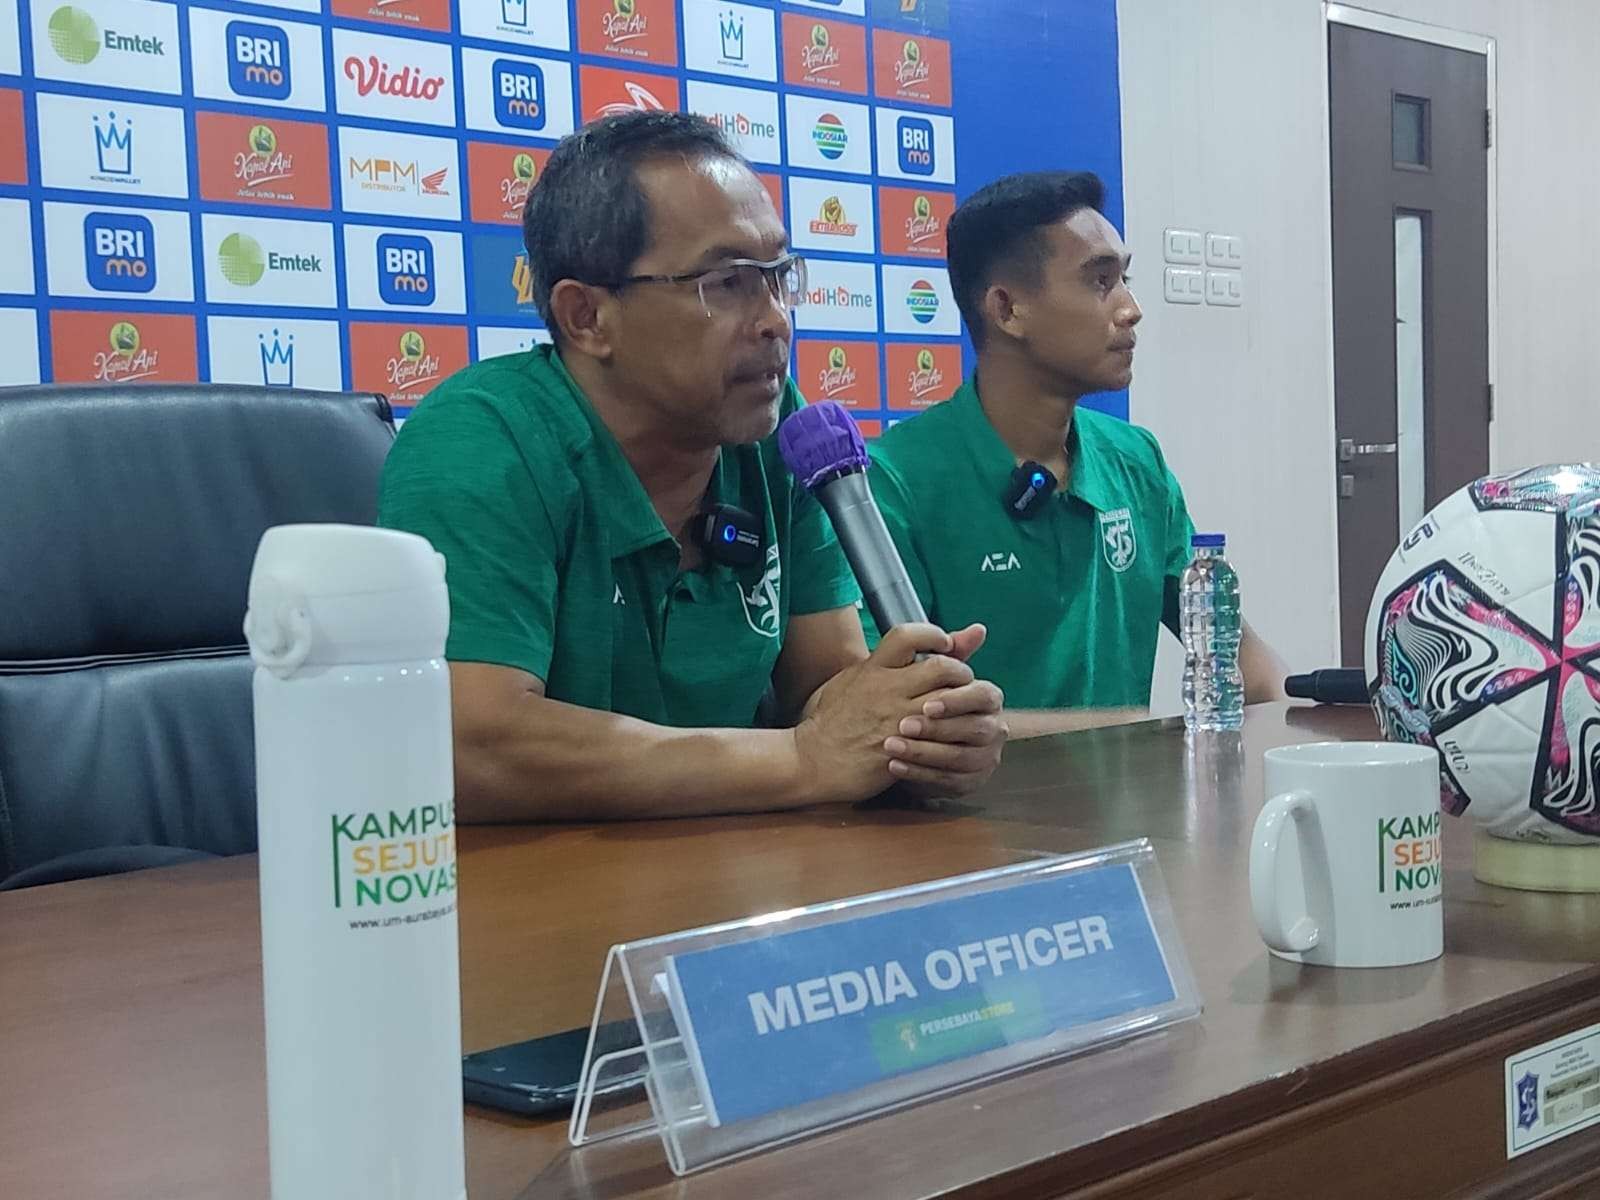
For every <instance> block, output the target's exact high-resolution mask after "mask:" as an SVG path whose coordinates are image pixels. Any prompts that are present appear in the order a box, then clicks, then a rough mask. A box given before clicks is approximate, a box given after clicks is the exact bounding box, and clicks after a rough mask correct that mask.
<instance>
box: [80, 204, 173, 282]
mask: <svg viewBox="0 0 1600 1200" xmlns="http://www.w3.org/2000/svg"><path fill="white" fill-rule="evenodd" d="M83 259H84V267H85V273H86V274H87V276H88V279H89V286H90V287H92V288H94V289H95V291H97V292H148V291H152V290H153V289H154V288H155V286H156V231H155V229H154V227H153V226H152V225H151V224H150V220H149V218H147V217H141V216H139V215H138V214H136V213H107V212H92V213H90V214H89V215H88V216H87V217H85V218H84V219H83Z"/></svg>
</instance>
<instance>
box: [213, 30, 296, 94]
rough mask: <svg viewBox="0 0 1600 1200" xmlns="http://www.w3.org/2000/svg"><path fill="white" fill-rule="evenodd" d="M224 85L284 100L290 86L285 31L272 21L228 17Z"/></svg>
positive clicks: (235, 91) (243, 91)
mask: <svg viewBox="0 0 1600 1200" xmlns="http://www.w3.org/2000/svg"><path fill="white" fill-rule="evenodd" d="M227 39H228V87H229V88H231V89H232V90H233V91H234V93H235V94H237V95H240V96H253V97H255V98H257V99H260V100H287V99H288V98H289V92H290V91H291V90H292V89H293V86H294V85H293V80H292V78H291V76H290V74H289V35H288V34H287V33H285V32H284V31H283V30H282V29H280V28H278V27H277V26H276V25H259V24H257V23H256V22H254V21H229V22H228V30H227Z"/></svg>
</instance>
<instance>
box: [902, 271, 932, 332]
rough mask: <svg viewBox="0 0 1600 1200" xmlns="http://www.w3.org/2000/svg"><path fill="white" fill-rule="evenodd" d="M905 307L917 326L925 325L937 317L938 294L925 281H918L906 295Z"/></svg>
mask: <svg viewBox="0 0 1600 1200" xmlns="http://www.w3.org/2000/svg"><path fill="white" fill-rule="evenodd" d="M906 307H907V308H909V309H910V310H911V316H912V317H913V318H914V319H915V320H916V322H917V324H919V325H927V324H928V323H929V322H931V321H932V320H933V319H934V317H936V316H938V315H939V293H938V292H937V291H935V290H934V286H933V284H931V283H929V282H928V281H927V280H926V279H919V280H917V281H916V282H915V283H913V284H912V285H911V290H910V291H908V292H907V293H906Z"/></svg>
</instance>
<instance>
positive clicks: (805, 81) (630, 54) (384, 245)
mask: <svg viewBox="0 0 1600 1200" xmlns="http://www.w3.org/2000/svg"><path fill="white" fill-rule="evenodd" d="M1115 8H1116V5H1115V0H1010V2H1009V3H1005V4H998V3H994V2H993V0H766V2H759V0H744V2H739V3H735V2H732V0H256V2H255V3H230V2H228V0H203V2H200V0H196V2H189V0H177V2H171V0H65V2H63V0H0V242H3V243H4V245H5V247H6V253H5V254H4V256H0V385H5V384H21V383H35V382H39V381H51V380H58V381H62V382H68V381H71V382H95V381H99V382H124V383H125V382H132V381H138V380H143V381H147V382H162V381H179V380H197V379H214V380H226V381H229V382H237V383H257V384H269V385H281V386H288V385H294V386H298V387H313V388H341V387H345V388H361V389H371V390H374V391H381V392H385V393H387V394H388V395H389V396H390V397H391V399H392V401H393V402H394V404H395V407H396V409H397V410H399V412H400V413H401V414H402V415H403V414H404V412H406V411H407V410H409V409H410V407H411V406H413V405H414V404H415V403H416V402H417V401H418V399H420V398H421V397H422V396H424V395H425V394H426V393H427V392H428V390H429V389H430V388H432V387H433V386H434V385H435V384H437V383H438V381H439V380H440V379H442V378H444V377H445V376H447V375H449V374H450V373H451V372H452V371H455V370H457V369H458V368H460V367H462V366H464V365H466V364H467V363H468V362H471V361H474V360H476V359H479V358H485V357H489V356H492V355H496V354H505V353H509V352H513V351H516V350H518V349H522V348H525V347H527V346H528V345H530V344H531V343H532V342H534V341H538V340H545V339H546V337H547V335H546V333H545V331H544V330H543V329H541V328H540V326H539V321H538V317H537V314H536V313H535V312H534V310H533V305H532V303H531V297H530V292H529V283H528V271H527V264H526V261H525V260H524V258H523V256H522V246H521V239H520V235H519V231H518V221H519V216H520V212H521V208H522V203H523V200H524V198H525V197H526V196H527V194H528V189H529V188H530V187H531V186H532V185H533V184H534V183H535V181H536V180H537V179H538V178H539V173H540V171H541V170H543V168H544V164H545V161H546V159H547V158H548V157H549V153H550V149H551V147H552V146H553V145H554V144H555V142H556V140H557V139H558V138H560V137H561V136H562V135H563V134H566V133H568V132H570V131H571V130H572V129H573V128H574V127H575V126H576V125H578V124H581V123H582V122H584V121H587V120H590V119H592V118H593V117H595V116H597V115H600V114H604V113H612V112H618V111H623V110H626V109H634V108H645V109H651V108H667V109H674V108H686V109H688V110H690V111H693V112H698V113H702V114H704V115H705V116H707V117H709V118H711V119H712V120H713V121H716V122H717V123H718V124H719V125H721V126H722V128H724V129H725V130H727V132H728V134H729V135H730V136H731V137H732V138H733V140H734V141H735V142H736V144H737V145H738V146H739V148H740V149H741V150H742V151H743V153H744V154H745V155H746V156H748V157H749V159H750V160H751V161H752V162H753V163H754V164H756V167H757V169H758V170H759V171H760V172H761V173H762V176H763V181H764V182H765V183H766V185H767V187H768V189H769V190H770V191H771V193H772V197H773V201H774V203H775V204H777V205H778V207H779V211H780V212H782V213H784V214H785V219H786V220H787V222H788V225H789V228H790V231H791V233H792V236H793V241H794V245H795V247H796V248H797V249H799V250H801V251H803V252H804V253H805V254H806V256H807V258H808V260H809V261H810V265H811V273H810V294H809V295H808V296H807V298H806V303H805V304H804V305H803V306H802V307H801V308H800V309H799V311H798V312H797V314H796V325H797V330H796V336H795V346H794V359H795V362H794V370H795V377H796V379H797V380H798V382H799V384H800V387H801V390H802V391H803V392H804V393H805V394H806V395H807V396H808V397H810V398H812V399H823V398H829V399H834V400H838V401H840V402H841V403H843V404H845V405H847V406H849V407H851V408H852V409H854V410H855V412H856V413H857V415H858V417H859V418H860V419H861V421H862V424H863V426H864V428H865V429H866V430H867V431H868V432H869V433H874V432H877V431H879V430H880V429H881V428H882V427H883V425H884V424H885V423H886V422H889V421H893V420H897V419H901V418H903V417H905V416H908V415H910V414H912V413H914V412H916V411H917V410H918V409H921V408H925V407H927V406H928V405H929V404H931V403H934V402H936V401H938V400H942V399H944V398H946V397H947V396H948V395H949V394H950V393H951V391H952V390H953V389H954V388H955V386H956V385H957V383H958V382H959V380H960V377H961V374H962V370H963V353H964V345H963V341H962V338H961V326H960V320H959V316H958V314H957V312H956V308H955V302H954V299H953V297H952V295H951V292H950V280H949V275H948V272H947V270H946V267H945V257H944V255H945V240H944V239H945V228H946V225H947V223H948V222H949V219H950V214H951V212H952V211H953V210H954V208H955V205H956V202H957V199H958V197H960V196H963V195H966V194H967V193H969V192H970V191H972V190H973V189H974V188H976V187H978V186H980V185H981V184H983V183H984V182H986V181H988V180H990V179H992V178H994V177H995V176H996V175H999V174H1002V173H1004V172H1007V171H1013V170H1021V169H1030V168H1040V167H1066V166H1072V167H1077V166H1083V167H1089V168H1092V169H1094V170H1097V171H1099V172H1100V173H1101V174H1102V175H1103V176H1105V177H1106V179H1107V181H1108V183H1109V185H1110V188H1111V195H1112V202H1111V213H1110V215H1111V217H1112V219H1113V220H1115V221H1116V222H1117V223H1118V224H1120V223H1121V149H1120V136H1119V132H1118V120H1119V117H1118V104H1117V76H1116V57H1117V53H1116V25H1115ZM965 352H966V353H967V354H968V356H969V357H968V361H969V362H970V350H966V351H965ZM1098 403H1099V405H1100V406H1101V407H1104V408H1106V409H1108V410H1109V411H1113V412H1118V413H1122V414H1124V415H1125V414H1126V398H1125V397H1124V396H1122V395H1114V396H1107V397H1101V398H1099V401H1098Z"/></svg>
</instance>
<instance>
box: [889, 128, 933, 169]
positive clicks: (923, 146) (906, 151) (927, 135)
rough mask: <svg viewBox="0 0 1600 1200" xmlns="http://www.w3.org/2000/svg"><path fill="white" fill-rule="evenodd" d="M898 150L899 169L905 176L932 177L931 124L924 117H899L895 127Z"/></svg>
mask: <svg viewBox="0 0 1600 1200" xmlns="http://www.w3.org/2000/svg"><path fill="white" fill-rule="evenodd" d="M895 141H896V143H897V144H898V145H899V149H900V169H901V170H902V171H904V172H905V173H906V174H907V175H932V174H933V171H934V165H935V164H934V152H933V122H932V121H930V120H928V119H927V118H926V117H901V118H900V119H899V120H898V122H896V125H895Z"/></svg>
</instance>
